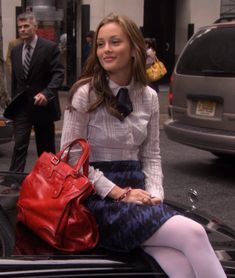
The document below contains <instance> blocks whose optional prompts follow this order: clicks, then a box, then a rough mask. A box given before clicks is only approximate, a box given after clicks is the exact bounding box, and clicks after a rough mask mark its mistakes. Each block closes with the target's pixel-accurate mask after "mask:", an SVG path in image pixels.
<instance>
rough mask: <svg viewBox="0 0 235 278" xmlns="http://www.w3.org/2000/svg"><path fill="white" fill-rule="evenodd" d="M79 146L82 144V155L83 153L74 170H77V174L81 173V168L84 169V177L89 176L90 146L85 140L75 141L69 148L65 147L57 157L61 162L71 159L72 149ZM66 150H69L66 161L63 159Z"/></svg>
mask: <svg viewBox="0 0 235 278" xmlns="http://www.w3.org/2000/svg"><path fill="white" fill-rule="evenodd" d="M77 144H80V146H81V147H82V153H81V156H80V158H79V159H78V161H77V163H76V164H75V166H74V170H75V172H79V170H80V169H81V167H83V173H84V175H85V176H88V168H89V153H90V146H89V144H88V142H87V141H86V140H85V139H83V138H78V139H75V140H74V141H72V142H71V143H69V144H68V145H67V146H65V147H64V148H63V149H62V150H60V151H59V152H58V153H57V154H56V156H57V158H58V160H59V161H61V160H63V161H64V160H67V159H68V157H69V153H70V150H71V149H72V147H74V146H75V145H77ZM66 150H68V152H67V154H66V156H65V157H66V159H64V158H63V159H62V155H63V154H64V152H65V151H66Z"/></svg>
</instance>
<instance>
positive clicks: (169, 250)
mask: <svg viewBox="0 0 235 278" xmlns="http://www.w3.org/2000/svg"><path fill="white" fill-rule="evenodd" d="M94 43H95V45H94V47H93V48H92V52H91V54H90V57H89V60H88V63H87V65H86V67H85V69H84V72H83V74H82V76H81V79H80V80H78V81H77V82H76V83H75V84H74V86H73V87H72V89H71V98H70V100H71V102H70V105H69V107H68V108H67V109H66V110H65V115H64V125H63V131H62V138H61V147H62V148H64V147H65V146H67V144H69V143H71V141H73V140H74V139H76V138H85V139H87V140H88V142H89V144H90V147H91V153H90V167H89V179H90V180H91V181H92V183H93V184H94V186H95V190H96V194H93V195H92V196H90V197H89V198H88V199H87V200H86V203H85V204H86V206H87V207H88V208H89V209H90V210H91V212H92V213H93V214H94V216H95V218H96V221H97V223H98V227H99V232H100V245H101V246H102V247H103V248H107V249H111V250H115V251H124V252H126V251H127V252H128V251H130V250H133V249H134V248H137V247H140V248H143V250H144V251H145V252H146V253H148V254H149V255H151V256H152V257H153V258H154V259H155V260H156V261H157V262H158V263H159V264H160V265H161V267H162V268H163V269H164V271H165V272H166V273H167V275H168V276H169V277H181V278H195V277H197V278H202V277H203V278H211V277H213V278H225V277H226V276H225V274H224V271H223V268H222V266H221V265H220V263H219V260H218V259H217V257H216V255H215V252H214V250H213V248H212V247H211V245H210V242H209V240H208V237H207V234H206V231H205V230H204V229H203V227H202V226H201V225H200V224H198V223H197V222H195V221H193V220H191V219H189V218H187V217H184V216H182V215H179V213H178V212H176V211H174V210H173V209H172V208H171V207H170V206H167V205H166V204H165V203H164V191H163V186H162V167H161V156H160V146H159V103H158V95H157V94H156V93H155V91H154V90H153V89H152V88H150V87H149V86H147V82H148V81H147V76H146V68H145V62H146V49H145V44H144V39H143V37H142V35H141V33H140V31H139V29H138V27H137V26H136V24H135V23H134V22H133V21H132V20H130V19H129V18H128V17H125V16H117V15H113V14H111V15H109V16H107V17H105V18H104V19H103V20H102V21H101V23H100V24H99V25H98V28H97V30H96V33H95V39H94ZM80 152H81V148H79V147H76V148H74V149H72V150H71V153H70V162H71V163H72V164H73V163H74V161H77V159H78V157H79V155H80Z"/></svg>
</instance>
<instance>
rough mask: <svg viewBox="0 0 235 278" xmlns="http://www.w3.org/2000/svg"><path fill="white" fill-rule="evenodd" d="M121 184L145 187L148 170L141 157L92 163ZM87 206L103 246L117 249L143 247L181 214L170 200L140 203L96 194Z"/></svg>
mask: <svg viewBox="0 0 235 278" xmlns="http://www.w3.org/2000/svg"><path fill="white" fill-rule="evenodd" d="M90 165H92V166H94V167H95V168H98V169H99V170H101V171H102V172H103V173H104V175H105V176H106V177H107V178H108V179H110V180H112V181H113V182H114V183H116V184H117V185H119V186H120V187H127V186H131V187H132V188H141V189H144V178H145V177H144V174H143V172H142V171H141V163H140V162H137V161H115V162H94V163H90ZM86 206H87V207H88V208H89V209H90V211H91V212H92V213H93V214H94V216H95V218H96V221H97V224H98V225H99V232H100V246H101V247H103V248H106V249H109V250H114V251H119V252H120V251H124V252H125V251H127V252H128V251H130V250H132V249H134V248H136V247H139V246H140V245H141V244H142V243H143V242H144V241H145V240H147V239H148V238H149V237H150V236H151V235H153V234H154V232H155V231H156V230H157V229H158V228H159V227H160V226H161V225H162V224H163V223H164V222H165V221H167V220H168V219H169V218H170V217H172V216H173V215H176V214H178V213H177V212H176V211H174V210H173V209H172V208H170V207H169V206H168V205H166V204H159V205H139V204H134V203H125V202H116V201H114V200H112V199H111V198H108V197H106V198H105V199H101V198H100V197H99V196H98V195H92V196H91V197H89V198H88V199H87V201H86Z"/></svg>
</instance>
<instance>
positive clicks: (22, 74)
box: [6, 12, 64, 172]
mask: <svg viewBox="0 0 235 278" xmlns="http://www.w3.org/2000/svg"><path fill="white" fill-rule="evenodd" d="M17 27H18V32H19V36H20V38H21V40H22V41H23V42H22V43H20V44H18V45H17V46H16V47H14V48H13V49H12V51H11V65H12V86H11V87H12V94H11V96H12V102H11V103H10V105H9V107H7V109H6V112H7V111H8V114H7V113H6V114H7V115H9V114H10V115H9V116H8V117H10V118H11V119H12V120H13V126H14V140H15V145H14V150H13V155H12V160H11V165H10V171H15V172H22V171H24V168H25V164H26V157H27V150H28V146H29V140H30V134H31V129H32V127H33V128H34V132H35V140H36V146H37V153H38V155H40V154H41V153H42V152H43V151H48V152H53V153H54V152H55V126H54V121H57V120H59V119H60V114H61V113H60V106H59V99H58V92H57V91H58V88H60V86H61V85H62V83H63V79H64V69H63V66H62V65H61V64H60V63H59V57H60V51H59V49H58V46H57V45H56V43H55V42H52V41H49V40H45V39H43V38H40V37H38V36H37V35H36V30H37V21H36V18H35V16H34V15H33V14H32V13H30V12H27V13H23V14H20V15H19V16H18V17H17Z"/></svg>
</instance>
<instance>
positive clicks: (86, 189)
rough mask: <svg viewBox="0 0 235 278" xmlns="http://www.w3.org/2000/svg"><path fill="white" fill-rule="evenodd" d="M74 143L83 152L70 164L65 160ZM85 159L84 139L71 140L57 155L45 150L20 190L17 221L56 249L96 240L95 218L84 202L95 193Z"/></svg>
mask: <svg viewBox="0 0 235 278" xmlns="http://www.w3.org/2000/svg"><path fill="white" fill-rule="evenodd" d="M76 144H80V145H81V147H82V154H81V156H80V158H79V160H78V161H77V163H76V165H74V166H71V165H69V164H68V163H67V160H68V158H69V153H70V150H71V148H72V147H73V146H74V145H76ZM65 151H68V152H67V153H65ZM88 158H89V145H88V143H87V142H86V140H84V139H77V140H75V141H73V142H72V143H71V144H69V145H68V146H67V147H65V148H64V149H62V150H61V151H60V152H59V153H58V154H57V155H55V154H52V153H47V152H44V153H43V154H42V155H41V156H40V157H39V158H38V160H37V161H36V163H35V165H34V167H33V170H32V171H31V173H30V174H28V175H27V176H26V178H25V179H24V181H23V183H22V187H21V189H20V196H19V199H18V202H17V211H18V213H17V220H18V221H20V222H22V223H24V224H25V225H26V226H27V227H29V228H30V229H31V230H32V231H33V232H34V233H35V234H37V235H38V236H39V237H40V238H41V239H43V240H44V241H45V242H47V243H49V244H50V245H51V246H53V247H54V248H56V249H58V250H62V251H66V252H77V251H84V250H88V249H91V248H94V247H95V246H96V244H97V243H98V239H99V234H98V227H97V225H96V222H95V219H94V217H93V215H92V214H91V212H90V211H89V210H88V209H87V208H86V207H85V206H84V204H83V201H84V200H86V199H87V198H88V197H89V196H90V195H91V194H93V193H94V187H93V185H92V183H91V182H90V181H89V180H88V178H87V176H88ZM82 168H83V169H82ZM81 170H83V171H81Z"/></svg>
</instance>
